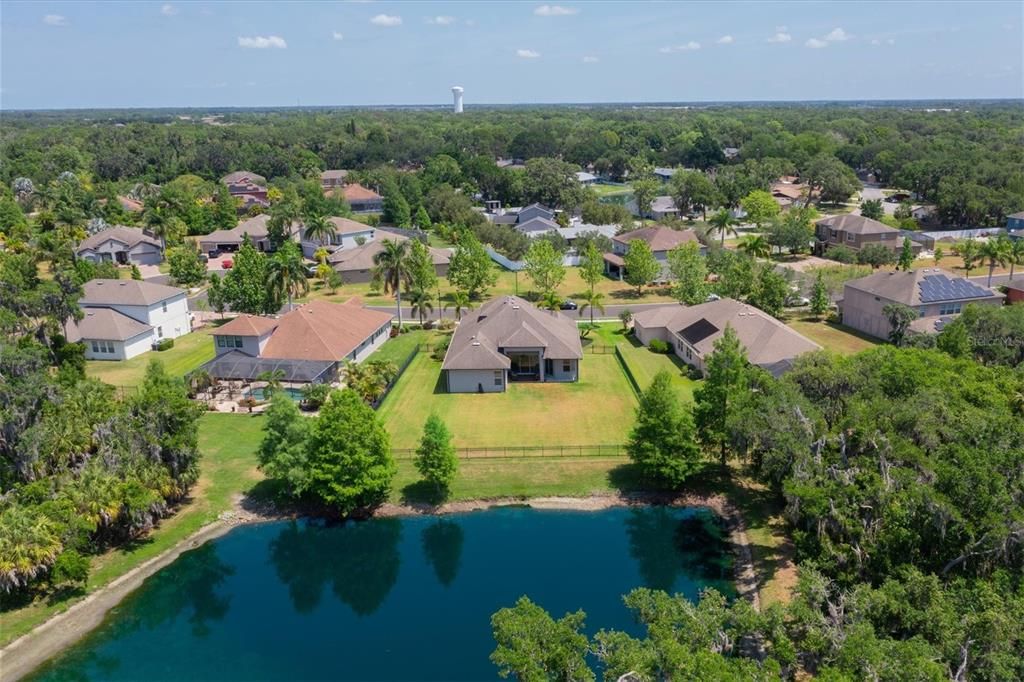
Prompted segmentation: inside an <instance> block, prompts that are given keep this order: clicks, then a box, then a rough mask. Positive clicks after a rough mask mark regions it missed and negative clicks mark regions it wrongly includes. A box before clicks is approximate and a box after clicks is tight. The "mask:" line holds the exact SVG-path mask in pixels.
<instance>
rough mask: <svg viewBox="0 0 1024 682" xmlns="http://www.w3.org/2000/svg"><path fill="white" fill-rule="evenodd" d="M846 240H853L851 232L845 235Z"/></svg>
mask: <svg viewBox="0 0 1024 682" xmlns="http://www.w3.org/2000/svg"><path fill="white" fill-rule="evenodd" d="M846 241H848V242H852V241H853V234H848V235H846Z"/></svg>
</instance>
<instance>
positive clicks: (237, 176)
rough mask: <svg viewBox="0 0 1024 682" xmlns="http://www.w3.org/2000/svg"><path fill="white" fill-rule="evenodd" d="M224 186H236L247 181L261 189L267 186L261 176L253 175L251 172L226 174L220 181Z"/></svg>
mask: <svg viewBox="0 0 1024 682" xmlns="http://www.w3.org/2000/svg"><path fill="white" fill-rule="evenodd" d="M220 181H221V182H223V183H224V184H225V185H237V184H239V183H242V182H245V181H249V182H252V183H254V184H257V185H261V186H263V187H266V186H267V179H266V178H265V177H263V176H262V175H258V174H256V173H253V172H252V171H245V170H240V171H235V172H234V173H228V174H227V175H225V176H224V177H223V178H221V179H220Z"/></svg>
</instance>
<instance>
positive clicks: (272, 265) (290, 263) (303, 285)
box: [267, 241, 309, 310]
mask: <svg viewBox="0 0 1024 682" xmlns="http://www.w3.org/2000/svg"><path fill="white" fill-rule="evenodd" d="M267 286H269V287H270V291H271V292H272V293H273V294H274V297H275V300H277V301H280V300H281V298H282V297H283V296H285V297H287V298H288V310H291V309H292V297H293V296H296V295H302V294H305V293H307V292H308V291H309V280H308V279H306V266H305V264H304V263H303V262H302V252H301V251H299V247H298V246H297V245H296V244H295V242H292V241H289V242H285V243H284V245H283V246H282V247H281V250H280V251H278V252H277V253H276V254H274V256H273V257H272V258H271V259H270V260H269V261H268V263H267Z"/></svg>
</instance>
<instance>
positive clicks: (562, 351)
mask: <svg viewBox="0 0 1024 682" xmlns="http://www.w3.org/2000/svg"><path fill="white" fill-rule="evenodd" d="M506 347H509V348H516V347H518V348H544V356H545V358H551V359H553V360H572V359H576V360H579V359H581V358H582V357H583V346H582V344H581V343H580V334H579V330H578V329H577V327H576V323H575V322H573V321H572V320H571V319H569V318H568V317H566V316H565V315H563V314H561V313H558V312H548V311H543V310H540V309H538V308H536V307H534V306H533V305H531V304H530V303H528V302H527V301H525V300H523V299H521V298H519V297H518V296H502V297H501V298H495V299H492V300H490V301H488V302H487V303H485V304H484V305H482V306H480V307H479V308H477V309H476V310H474V311H472V312H471V313H468V314H466V315H464V316H463V317H462V321H461V322H460V323H459V326H458V327H456V328H455V334H454V335H453V336H452V341H451V344H450V345H449V346H448V352H447V353H446V354H445V357H444V363H443V364H442V365H441V367H442V369H507V368H508V367H509V360H508V358H507V357H505V356H504V355H502V354H501V353H500V352H499V349H501V348H506Z"/></svg>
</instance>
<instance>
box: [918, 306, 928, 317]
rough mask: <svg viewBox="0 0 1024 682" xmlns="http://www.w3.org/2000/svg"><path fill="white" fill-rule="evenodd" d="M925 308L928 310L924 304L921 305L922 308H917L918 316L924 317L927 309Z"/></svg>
mask: <svg viewBox="0 0 1024 682" xmlns="http://www.w3.org/2000/svg"><path fill="white" fill-rule="evenodd" d="M925 310H926V309H925V307H924V306H921V307H920V308H918V309H917V316H918V317H924V311H925Z"/></svg>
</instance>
